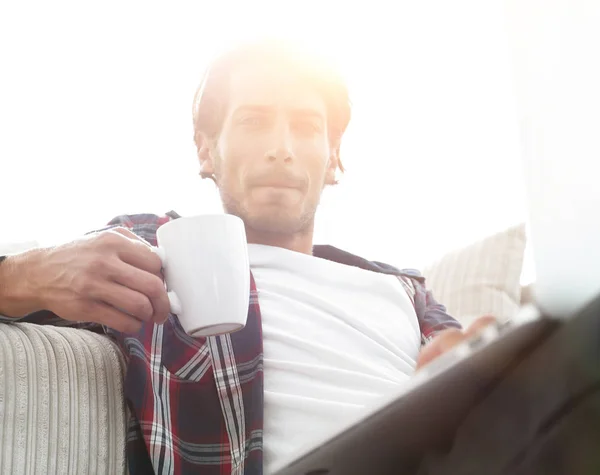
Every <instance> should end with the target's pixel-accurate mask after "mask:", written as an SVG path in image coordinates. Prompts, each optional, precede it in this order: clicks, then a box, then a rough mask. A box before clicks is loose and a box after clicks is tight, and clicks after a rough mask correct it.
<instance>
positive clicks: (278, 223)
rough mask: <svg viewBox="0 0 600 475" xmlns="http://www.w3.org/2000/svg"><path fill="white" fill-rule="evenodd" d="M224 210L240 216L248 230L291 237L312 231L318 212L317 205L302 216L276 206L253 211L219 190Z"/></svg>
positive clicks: (303, 212)
mask: <svg viewBox="0 0 600 475" xmlns="http://www.w3.org/2000/svg"><path fill="white" fill-rule="evenodd" d="M219 191H220V194H221V201H222V203H223V209H224V210H225V212H226V213H229V214H233V215H235V216H238V217H239V218H241V219H242V221H244V225H245V226H246V228H247V229H248V228H249V229H252V230H253V231H255V232H257V233H261V234H272V235H278V236H291V235H295V234H303V233H304V232H307V231H309V230H311V229H312V227H313V224H314V219H315V213H316V211H317V206H318V202H317V203H311V204H310V205H309V206H308V207H305V209H304V210H302V212H301V213H300V214H296V213H295V212H290V210H287V209H285V207H278V206H276V205H273V206H268V207H267V208H268V209H261V210H255V211H251V210H249V209H247V208H246V207H245V206H244V205H243V204H242V203H240V202H239V201H238V200H237V199H235V198H234V197H233V196H231V195H230V194H229V193H227V191H225V190H222V189H221V190H219Z"/></svg>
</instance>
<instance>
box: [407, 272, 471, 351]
mask: <svg viewBox="0 0 600 475" xmlns="http://www.w3.org/2000/svg"><path fill="white" fill-rule="evenodd" d="M400 280H401V281H402V283H403V284H404V286H405V288H406V290H407V292H408V294H409V296H411V297H412V300H413V304H414V306H415V311H416V314H417V320H418V321H419V326H420V328H421V346H424V345H425V344H427V343H428V342H430V341H431V340H432V339H433V338H434V337H435V336H436V335H437V334H438V333H440V332H441V331H443V330H447V329H449V328H458V329H461V328H462V327H461V325H460V323H458V321H457V320H456V319H454V318H452V317H451V316H450V315H449V314H448V312H447V311H446V307H444V306H443V305H442V304H441V303H439V302H437V301H436V300H435V298H434V297H433V293H432V291H431V290H429V289H428V288H427V286H426V285H425V278H424V277H423V276H422V275H421V273H420V272H419V271H417V270H414V269H404V270H402V272H401V275H400Z"/></svg>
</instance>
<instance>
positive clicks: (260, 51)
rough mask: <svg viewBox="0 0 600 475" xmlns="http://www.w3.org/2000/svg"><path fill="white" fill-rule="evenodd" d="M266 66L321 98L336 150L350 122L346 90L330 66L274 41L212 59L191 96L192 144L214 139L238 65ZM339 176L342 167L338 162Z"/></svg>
mask: <svg viewBox="0 0 600 475" xmlns="http://www.w3.org/2000/svg"><path fill="white" fill-rule="evenodd" d="M248 62H250V63H263V64H264V63H268V64H274V65H275V66H276V67H281V68H285V70H291V71H294V72H295V73H296V74H298V75H299V77H301V78H305V79H306V82H307V85H308V86H309V87H312V88H314V90H315V91H316V92H317V93H318V94H319V95H320V96H321V98H322V99H323V101H324V102H325V107H326V110H327V133H328V135H329V140H331V141H332V142H333V143H334V144H335V147H336V148H339V144H340V141H341V138H342V135H343V134H344V132H345V131H346V128H347V126H348V123H349V122H350V115H351V104H350V98H349V94H348V87H347V86H346V83H345V81H344V79H343V78H342V76H341V74H340V73H339V72H338V71H337V70H336V69H335V68H334V67H332V65H331V63H330V62H328V61H326V60H325V59H324V58H321V57H319V56H318V55H316V54H310V53H307V52H305V51H304V50H302V49H300V48H299V47H298V46H296V45H294V44H292V43H289V42H285V41H275V40H261V41H258V42H254V43H246V44H244V45H241V46H238V47H236V48H233V49H231V50H228V51H226V52H225V53H223V54H221V55H220V56H218V57H216V58H215V59H214V60H213V61H212V62H211V64H210V65H209V66H208V68H207V69H206V71H205V73H204V77H203V80H202V82H201V84H200V86H199V87H198V89H197V91H196V94H195V96H194V102H193V107H192V116H193V124H194V142H195V144H196V147H198V148H199V145H200V139H201V136H202V135H203V134H204V135H206V136H207V137H209V138H215V137H216V136H217V135H218V134H219V132H220V130H221V126H222V125H223V120H224V115H225V111H226V109H227V105H228V104H227V97H228V88H229V84H230V81H229V79H230V78H231V76H232V74H233V73H234V71H235V70H236V68H238V67H239V66H240V65H242V64H246V63H248ZM339 168H340V170H341V171H342V172H343V171H344V167H343V166H342V163H341V162H339Z"/></svg>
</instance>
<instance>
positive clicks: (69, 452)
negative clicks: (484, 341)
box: [0, 225, 526, 475]
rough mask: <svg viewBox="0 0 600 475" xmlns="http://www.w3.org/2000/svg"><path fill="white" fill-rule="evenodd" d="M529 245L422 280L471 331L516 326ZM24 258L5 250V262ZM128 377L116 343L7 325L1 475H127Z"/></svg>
mask: <svg viewBox="0 0 600 475" xmlns="http://www.w3.org/2000/svg"><path fill="white" fill-rule="evenodd" d="M525 242H526V239H525V226H524V225H517V226H514V227H512V228H510V229H507V230H504V231H502V232H499V233H496V234H494V235H493V236H489V237H487V238H485V239H482V240H480V241H477V242H475V243H473V244H471V245H469V246H466V247H465V248H463V249H458V250H455V251H453V252H450V253H448V254H447V255H445V256H443V257H442V258H440V259H438V260H436V261H435V262H433V263H432V264H431V265H429V266H427V267H425V269H424V270H423V273H424V275H425V276H426V277H427V280H428V285H429V287H430V288H431V289H432V290H433V292H434V295H435V296H436V299H437V300H438V301H440V302H442V303H444V304H445V305H446V306H447V308H448V311H449V313H450V314H451V315H453V316H455V317H456V318H457V319H458V320H459V321H460V322H461V323H462V324H463V325H464V326H467V325H468V324H469V323H470V322H471V321H472V320H473V319H474V318H476V317H477V316H480V315H487V314H491V315H495V316H496V317H498V318H499V319H501V320H507V319H510V318H511V317H512V316H513V315H514V314H515V313H516V312H517V311H518V309H519V306H520V304H521V294H522V289H521V286H520V277H521V270H522V267H523V258H524V251H525ZM31 245H32V244H31V243H29V246H31ZM18 250H21V249H20V248H19V247H18V246H14V245H12V246H10V247H8V246H4V247H2V246H0V254H3V253H6V252H16V251H18ZM124 371H125V364H124V361H123V359H122V356H121V354H120V352H119V350H118V349H117V347H116V345H115V344H114V343H113V342H112V341H110V340H109V339H108V338H107V337H104V336H101V335H97V334H94V333H91V332H89V331H85V330H76V329H71V328H63V327H48V326H37V325H33V324H28V323H10V324H0V474H14V475H18V474H29V473H59V474H63V473H64V474H67V473H68V474H70V473H77V474H86V473H93V474H107V475H109V474H110V475H114V474H118V473H125V472H126V466H125V452H124V448H125V441H126V422H127V409H126V406H125V404H124V399H123V375H124Z"/></svg>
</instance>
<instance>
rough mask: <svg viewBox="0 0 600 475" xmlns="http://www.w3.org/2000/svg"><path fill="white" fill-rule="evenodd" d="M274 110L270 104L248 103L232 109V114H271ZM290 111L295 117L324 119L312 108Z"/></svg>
mask: <svg viewBox="0 0 600 475" xmlns="http://www.w3.org/2000/svg"><path fill="white" fill-rule="evenodd" d="M274 111H275V108H274V107H271V106H261V105H252V104H248V105H243V106H240V107H238V108H237V109H236V110H235V111H234V115H237V114H240V113H243V112H257V113H259V114H272V113H273V112H274ZM291 113H292V115H293V116H295V117H302V118H312V119H320V120H323V119H324V117H323V114H321V113H320V112H317V111H316V110H314V109H306V108H294V109H292V110H291Z"/></svg>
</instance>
